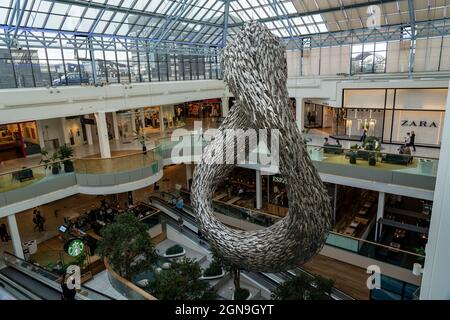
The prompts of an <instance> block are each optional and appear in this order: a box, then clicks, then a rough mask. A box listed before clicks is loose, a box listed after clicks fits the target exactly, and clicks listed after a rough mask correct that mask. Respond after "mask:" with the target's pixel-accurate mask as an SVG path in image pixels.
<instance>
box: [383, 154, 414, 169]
mask: <svg viewBox="0 0 450 320" xmlns="http://www.w3.org/2000/svg"><path fill="white" fill-rule="evenodd" d="M412 160H413V157H412V156H409V155H404V154H390V153H386V154H383V155H382V156H381V162H386V163H390V164H401V165H405V166H407V165H408V164H410V163H411V162H412Z"/></svg>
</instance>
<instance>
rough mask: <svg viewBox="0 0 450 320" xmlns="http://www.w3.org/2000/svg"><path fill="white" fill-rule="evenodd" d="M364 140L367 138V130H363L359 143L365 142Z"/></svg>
mask: <svg viewBox="0 0 450 320" xmlns="http://www.w3.org/2000/svg"><path fill="white" fill-rule="evenodd" d="M366 138H367V130H366V129H364V130H363V133H362V135H361V138H360V139H359V141H361V142H364V141H366Z"/></svg>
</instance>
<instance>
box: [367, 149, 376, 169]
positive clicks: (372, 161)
mask: <svg viewBox="0 0 450 320" xmlns="http://www.w3.org/2000/svg"><path fill="white" fill-rule="evenodd" d="M376 164H377V156H376V154H375V153H373V152H372V153H371V154H370V155H369V166H375V165H376Z"/></svg>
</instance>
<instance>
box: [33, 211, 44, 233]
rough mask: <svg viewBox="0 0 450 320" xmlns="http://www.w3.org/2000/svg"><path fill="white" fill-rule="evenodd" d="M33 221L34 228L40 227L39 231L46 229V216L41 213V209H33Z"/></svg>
mask: <svg viewBox="0 0 450 320" xmlns="http://www.w3.org/2000/svg"><path fill="white" fill-rule="evenodd" d="M33 223H34V230H36V229H38V230H39V231H45V229H44V224H45V218H44V217H43V216H42V215H41V211H40V210H37V209H34V210H33Z"/></svg>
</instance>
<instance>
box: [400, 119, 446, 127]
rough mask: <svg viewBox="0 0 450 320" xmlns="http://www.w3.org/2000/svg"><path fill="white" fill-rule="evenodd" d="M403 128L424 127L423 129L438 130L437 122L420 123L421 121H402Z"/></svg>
mask: <svg viewBox="0 0 450 320" xmlns="http://www.w3.org/2000/svg"><path fill="white" fill-rule="evenodd" d="M400 125H401V126H402V127H422V128H437V127H438V125H437V124H436V122H435V121H423V120H421V121H419V120H401V123H400Z"/></svg>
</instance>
